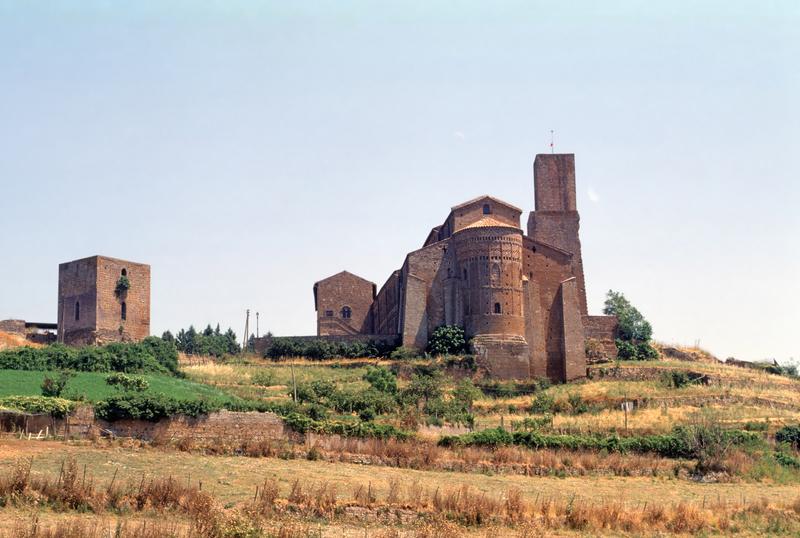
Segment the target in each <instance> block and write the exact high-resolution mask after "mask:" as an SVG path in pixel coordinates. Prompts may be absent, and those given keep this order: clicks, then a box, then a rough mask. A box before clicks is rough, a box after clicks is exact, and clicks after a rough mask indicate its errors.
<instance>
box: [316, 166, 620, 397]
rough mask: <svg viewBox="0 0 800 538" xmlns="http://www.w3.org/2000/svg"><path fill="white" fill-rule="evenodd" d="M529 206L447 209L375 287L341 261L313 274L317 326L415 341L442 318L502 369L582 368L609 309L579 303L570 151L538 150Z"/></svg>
mask: <svg viewBox="0 0 800 538" xmlns="http://www.w3.org/2000/svg"><path fill="white" fill-rule="evenodd" d="M533 180H534V198H535V210H534V211H533V212H531V213H530V215H529V216H528V225H527V234H526V233H525V232H523V230H522V228H521V225H520V218H521V215H522V210H520V209H519V208H517V207H514V206H513V205H511V204H508V203H506V202H503V201H501V200H498V199H496V198H492V197H491V196H481V197H480V198H476V199H474V200H470V201H469V202H465V203H463V204H461V205H457V206H455V207H453V208H452V209H451V211H450V214H449V215H448V216H447V218H446V219H445V221H444V223H442V224H441V225H440V226H436V227H435V228H433V229H432V230H431V232H430V234H428V237H427V238H426V239H425V242H424V244H423V245H422V248H420V249H419V250H416V251H414V252H410V253H408V254H407V255H406V258H405V261H404V262H403V265H402V266H401V267H400V269H398V270H396V271H394V272H393V273H392V275H391V276H390V277H389V279H388V280H387V281H386V282H385V283H384V284H383V286H382V287H381V288H380V290H378V289H377V287H376V286H375V284H373V283H372V282H369V281H367V280H365V279H363V278H360V277H358V276H356V275H353V274H351V273H348V272H347V271H343V272H341V273H338V274H336V275H333V276H331V277H329V278H326V279H324V280H321V281H319V282H317V283H316V284H314V304H315V308H316V311H317V335H318V336H325V335H380V336H386V335H392V336H395V337H396V338H397V340H398V341H399V343H400V344H402V345H403V346H406V347H413V348H416V349H418V350H422V349H424V348H425V345H426V343H427V341H428V338H429V337H430V336H431V334H432V333H433V331H434V330H435V329H436V328H437V327H439V326H441V325H458V326H461V327H463V328H464V329H465V331H466V333H467V335H468V336H469V337H472V348H473V353H474V354H475V356H476V360H477V361H478V364H480V365H481V366H483V367H485V368H486V369H487V370H488V371H489V372H490V373H491V375H492V376H493V377H494V378H497V379H524V378H528V377H533V376H538V375H542V376H547V377H549V378H550V379H552V380H554V381H570V380H573V379H578V378H581V377H584V376H585V375H586V356H585V342H586V341H587V339H589V338H593V339H597V340H600V341H605V342H606V343H608V342H609V341H611V340H613V338H614V336H615V333H616V331H617V324H616V318H614V317H609V316H589V315H588V312H587V309H586V288H585V284H584V272H583V262H582V260H581V243H580V238H579V236H578V229H579V221H580V217H579V215H578V211H577V207H576V191H575V157H574V155H572V154H558V155H555V154H549V155H548V154H545V155H537V156H536V159H535V161H534V165H533Z"/></svg>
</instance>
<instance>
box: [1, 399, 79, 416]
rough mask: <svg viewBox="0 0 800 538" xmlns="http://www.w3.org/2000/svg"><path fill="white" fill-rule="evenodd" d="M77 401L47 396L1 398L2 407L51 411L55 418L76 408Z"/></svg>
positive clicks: (30, 411) (31, 411)
mask: <svg viewBox="0 0 800 538" xmlns="http://www.w3.org/2000/svg"><path fill="white" fill-rule="evenodd" d="M75 405H76V404H75V402H71V401H69V400H64V399H62V398H47V397H45V396H8V397H6V398H0V407H5V408H6V409H18V410H20V411H27V412H29V413H50V414H51V415H53V417H55V418H64V417H65V416H66V415H67V413H69V412H70V411H72V410H73V409H75Z"/></svg>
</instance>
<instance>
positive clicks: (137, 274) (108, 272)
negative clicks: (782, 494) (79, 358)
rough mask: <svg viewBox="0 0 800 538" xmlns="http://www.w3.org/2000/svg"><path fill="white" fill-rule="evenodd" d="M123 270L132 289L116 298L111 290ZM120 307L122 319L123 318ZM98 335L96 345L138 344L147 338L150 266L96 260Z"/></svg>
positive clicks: (148, 328) (110, 260)
mask: <svg viewBox="0 0 800 538" xmlns="http://www.w3.org/2000/svg"><path fill="white" fill-rule="evenodd" d="M123 270H124V271H125V273H126V276H127V277H128V280H129V281H130V283H131V289H129V290H127V291H124V292H122V293H121V294H120V295H119V296H117V295H116V293H115V292H114V290H115V289H116V287H117V281H118V280H119V279H120V277H121V276H122V273H123ZM123 304H124V305H125V319H123V317H122V308H123ZM120 329H122V331H121V332H120ZM97 331H98V344H105V343H108V342H114V341H125V342H127V341H132V342H138V341H139V340H142V339H144V338H147V337H148V336H150V266H149V265H145V264H142V263H134V262H129V261H123V260H117V259H114V258H106V257H104V256H98V268H97Z"/></svg>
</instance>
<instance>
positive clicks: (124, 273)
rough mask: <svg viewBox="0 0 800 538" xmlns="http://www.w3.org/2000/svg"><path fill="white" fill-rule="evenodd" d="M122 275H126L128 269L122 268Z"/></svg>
mask: <svg viewBox="0 0 800 538" xmlns="http://www.w3.org/2000/svg"><path fill="white" fill-rule="evenodd" d="M122 276H128V271H126V270H125V268H123V269H122Z"/></svg>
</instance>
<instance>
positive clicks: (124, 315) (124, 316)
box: [121, 301, 128, 320]
mask: <svg viewBox="0 0 800 538" xmlns="http://www.w3.org/2000/svg"><path fill="white" fill-rule="evenodd" d="M121 315H122V319H123V320H125V319H128V305H126V304H125V301H122V312H121Z"/></svg>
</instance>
